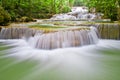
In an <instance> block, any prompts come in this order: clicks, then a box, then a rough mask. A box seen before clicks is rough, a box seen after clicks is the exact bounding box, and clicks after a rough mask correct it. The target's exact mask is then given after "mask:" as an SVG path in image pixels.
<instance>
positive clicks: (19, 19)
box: [16, 16, 36, 22]
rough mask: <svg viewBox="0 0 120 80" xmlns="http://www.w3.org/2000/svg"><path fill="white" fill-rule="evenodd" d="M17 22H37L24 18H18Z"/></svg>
mask: <svg viewBox="0 0 120 80" xmlns="http://www.w3.org/2000/svg"><path fill="white" fill-rule="evenodd" d="M16 21H17V22H30V21H33V22H35V21H36V20H34V19H33V18H30V17H26V16H23V17H21V18H16Z"/></svg>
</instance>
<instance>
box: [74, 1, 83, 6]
mask: <svg viewBox="0 0 120 80" xmlns="http://www.w3.org/2000/svg"><path fill="white" fill-rule="evenodd" d="M84 5H85V4H84V1H83V0H75V2H74V6H84Z"/></svg>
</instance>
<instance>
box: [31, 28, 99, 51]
mask: <svg viewBox="0 0 120 80" xmlns="http://www.w3.org/2000/svg"><path fill="white" fill-rule="evenodd" d="M97 41H98V36H97V33H96V29H95V28H94V27H90V29H89V30H88V29H86V30H84V29H80V30H79V29H78V30H77V29H76V30H65V31H58V32H51V33H46V34H41V35H35V36H34V37H31V38H30V39H29V43H30V44H32V46H34V47H35V48H39V49H55V48H65V47H76V46H82V45H88V44H94V43H97Z"/></svg>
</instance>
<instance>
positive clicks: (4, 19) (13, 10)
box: [0, 0, 120, 25]
mask: <svg viewBox="0 0 120 80" xmlns="http://www.w3.org/2000/svg"><path fill="white" fill-rule="evenodd" d="M72 6H87V7H89V9H90V10H91V9H94V8H95V11H96V12H101V13H103V14H104V18H109V19H111V20H113V21H116V20H120V0H0V25H6V23H8V22H9V21H14V22H15V21H19V22H21V21H26V22H27V21H31V20H32V18H38V19H43V18H50V17H51V16H52V15H54V14H57V13H66V12H69V11H70V10H71V8H72Z"/></svg>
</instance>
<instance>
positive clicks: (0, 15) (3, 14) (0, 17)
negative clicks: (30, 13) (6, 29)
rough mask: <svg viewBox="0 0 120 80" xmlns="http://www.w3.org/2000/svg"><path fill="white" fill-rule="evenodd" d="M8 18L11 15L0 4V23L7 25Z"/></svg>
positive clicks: (9, 18)
mask: <svg viewBox="0 0 120 80" xmlns="http://www.w3.org/2000/svg"><path fill="white" fill-rule="evenodd" d="M10 20H11V17H10V15H9V13H8V12H7V11H5V10H4V9H3V8H2V7H1V6H0V25H3V26H4V25H7V24H8V23H9V21H10Z"/></svg>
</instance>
